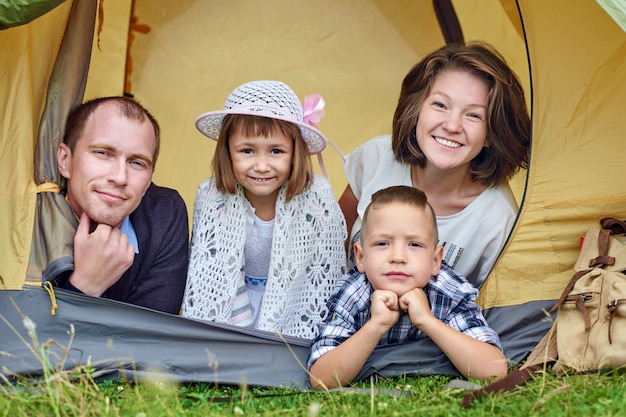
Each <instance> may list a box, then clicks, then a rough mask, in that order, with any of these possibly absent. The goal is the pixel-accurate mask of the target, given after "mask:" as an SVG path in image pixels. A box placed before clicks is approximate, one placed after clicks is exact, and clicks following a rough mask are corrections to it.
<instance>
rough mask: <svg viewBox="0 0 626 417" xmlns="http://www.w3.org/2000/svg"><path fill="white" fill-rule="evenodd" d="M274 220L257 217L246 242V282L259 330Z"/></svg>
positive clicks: (255, 325)
mask: <svg viewBox="0 0 626 417" xmlns="http://www.w3.org/2000/svg"><path fill="white" fill-rule="evenodd" d="M274 220H275V219H272V220H261V219H260V218H259V217H258V216H256V215H255V216H254V224H253V225H252V231H251V233H250V238H249V239H248V240H246V247H245V254H246V265H245V268H244V269H245V274H246V276H245V281H246V287H247V288H248V297H249V299H250V307H251V308H252V322H253V327H254V328H258V324H259V312H260V311H261V303H262V302H263V294H265V286H266V285H267V277H268V276H269V270H270V259H271V258H272V238H273V236H274Z"/></svg>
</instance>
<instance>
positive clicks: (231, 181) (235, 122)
mask: <svg viewBox="0 0 626 417" xmlns="http://www.w3.org/2000/svg"><path fill="white" fill-rule="evenodd" d="M235 132H240V133H242V134H244V135H247V136H263V137H268V136H270V135H272V134H275V133H278V132H280V133H282V134H283V135H285V136H287V137H289V138H291V139H292V140H293V159H292V161H291V175H290V177H289V185H288V186H287V196H286V200H287V201H290V200H291V199H292V198H294V197H295V196H296V195H298V194H300V193H302V192H303V191H304V190H306V189H307V188H308V187H309V186H310V185H311V183H312V182H313V165H312V164H311V158H310V155H309V148H308V147H307V145H306V143H305V142H304V140H303V139H302V133H300V128H298V126H297V125H295V124H294V123H290V122H286V121H283V120H279V119H271V118H269V117H260V116H251V115H245V114H228V115H226V116H224V120H223V121H222V129H221V131H220V134H219V138H218V141H217V148H216V149H215V155H214V156H213V163H212V167H213V176H214V178H215V185H216V187H217V189H218V191H220V192H222V193H230V194H234V193H235V184H236V182H237V181H236V179H235V174H234V172H233V162H232V160H231V158H230V151H229V138H230V136H231V135H232V134H233V133H235Z"/></svg>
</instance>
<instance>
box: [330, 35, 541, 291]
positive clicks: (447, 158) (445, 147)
mask: <svg viewBox="0 0 626 417" xmlns="http://www.w3.org/2000/svg"><path fill="white" fill-rule="evenodd" d="M529 143H530V119H529V116H528V111H527V109H526V100H525V98H524V92H523V90H522V87H521V85H520V83H519V81H518V79H517V76H516V75H515V74H514V73H513V71H512V70H511V69H510V68H509V67H508V66H507V64H506V62H505V61H504V59H503V58H502V56H501V55H500V54H499V53H498V52H497V51H495V50H493V49H492V48H491V47H490V46H488V45H485V44H480V43H472V44H469V45H454V44H453V45H447V46H444V47H443V48H441V49H439V50H437V51H435V52H433V53H431V54H430V55H428V56H426V58H424V59H423V60H422V61H421V62H419V63H418V64H417V65H415V66H414V67H413V68H412V69H411V70H410V71H409V73H408V74H407V76H406V77H405V79H404V81H403V83H402V89H401V92H400V98H399V100H398V106H397V108H396V111H395V114H394V118H393V133H392V135H391V136H379V137H376V138H374V139H372V140H371V141H369V142H367V143H365V144H363V145H361V146H360V147H359V148H357V149H356V150H354V151H353V152H352V153H351V154H350V155H348V156H347V160H346V163H345V172H346V175H347V177H348V186H347V187H346V189H345V191H344V193H343V195H342V196H341V198H340V200H339V204H340V206H341V208H342V211H343V213H344V215H345V218H346V222H347V224H348V225H349V226H350V225H352V232H351V235H352V239H351V241H352V242H355V241H357V240H358V237H359V230H360V219H361V217H362V215H363V212H364V211H365V208H366V207H367V205H368V204H369V202H370V199H371V196H372V194H373V193H374V192H376V191H377V190H379V189H382V188H386V187H388V186H391V185H409V186H413V187H416V188H419V189H421V190H423V191H424V192H425V193H426V195H427V196H428V202H429V203H430V204H431V206H432V207H433V209H434V210H435V213H436V214H437V224H438V226H439V239H440V241H439V244H441V245H443V246H444V250H445V253H444V257H443V260H444V261H445V262H446V263H447V264H448V265H449V266H451V267H452V268H454V269H455V270H457V271H458V272H460V273H461V274H463V275H465V277H466V278H467V279H468V280H469V281H470V282H471V283H473V284H474V285H476V286H477V287H480V286H481V284H482V283H483V281H484V280H485V278H486V277H487V274H488V273H489V271H490V270H491V268H492V267H493V265H494V263H495V261H496V259H497V257H498V255H499V254H500V251H501V250H502V248H503V247H504V244H505V242H506V238H507V236H508V234H509V232H510V230H511V228H512V227H513V224H514V222H515V218H516V215H517V210H518V206H517V203H516V201H515V198H514V196H513V194H512V192H511V189H510V188H509V185H508V180H509V179H510V177H511V176H512V175H513V174H514V173H515V172H516V171H517V170H518V169H519V168H520V167H526V166H527V163H528V148H529Z"/></svg>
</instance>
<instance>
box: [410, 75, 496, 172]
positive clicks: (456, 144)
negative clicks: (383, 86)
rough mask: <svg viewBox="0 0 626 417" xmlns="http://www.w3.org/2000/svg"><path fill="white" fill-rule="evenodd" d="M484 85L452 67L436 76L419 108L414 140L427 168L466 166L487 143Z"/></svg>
mask: <svg viewBox="0 0 626 417" xmlns="http://www.w3.org/2000/svg"><path fill="white" fill-rule="evenodd" d="M488 94H489V89H488V86H487V84H486V83H485V82H484V81H483V80H481V79H480V78H477V77H476V76H474V75H472V74H470V73H469V72H465V71H459V70H451V71H445V72H442V73H440V74H439V75H437V77H436V78H435V81H434V83H433V85H432V89H431V91H430V94H429V95H428V96H426V100H424V103H423V104H422V107H421V109H420V111H419V115H418V120H417V127H416V136H417V142H418V144H419V146H420V148H421V149H422V152H424V155H425V156H426V159H427V160H428V162H427V166H428V167H435V168H437V169H440V170H448V169H453V168H463V169H467V168H468V167H469V164H470V161H471V160H472V159H474V158H475V157H476V156H477V155H478V154H479V153H480V151H481V150H482V148H483V147H485V146H488V145H489V144H488V143H486V137H487V99H488Z"/></svg>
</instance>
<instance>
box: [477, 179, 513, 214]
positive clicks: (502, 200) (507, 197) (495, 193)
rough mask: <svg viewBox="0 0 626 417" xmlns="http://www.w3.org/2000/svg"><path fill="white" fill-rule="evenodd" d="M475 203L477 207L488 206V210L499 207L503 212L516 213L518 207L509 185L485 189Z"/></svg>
mask: <svg viewBox="0 0 626 417" xmlns="http://www.w3.org/2000/svg"><path fill="white" fill-rule="evenodd" d="M475 203H476V205H477V206H482V207H485V206H489V207H490V208H494V207H501V208H502V209H503V210H507V211H509V210H510V211H513V212H517V210H518V208H519V205H518V204H517V201H516V200H515V196H514V195H513V191H512V190H511V187H510V186H509V184H502V185H496V186H492V187H487V188H486V189H485V191H483V192H482V194H481V195H480V196H478V198H476V200H475Z"/></svg>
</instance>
